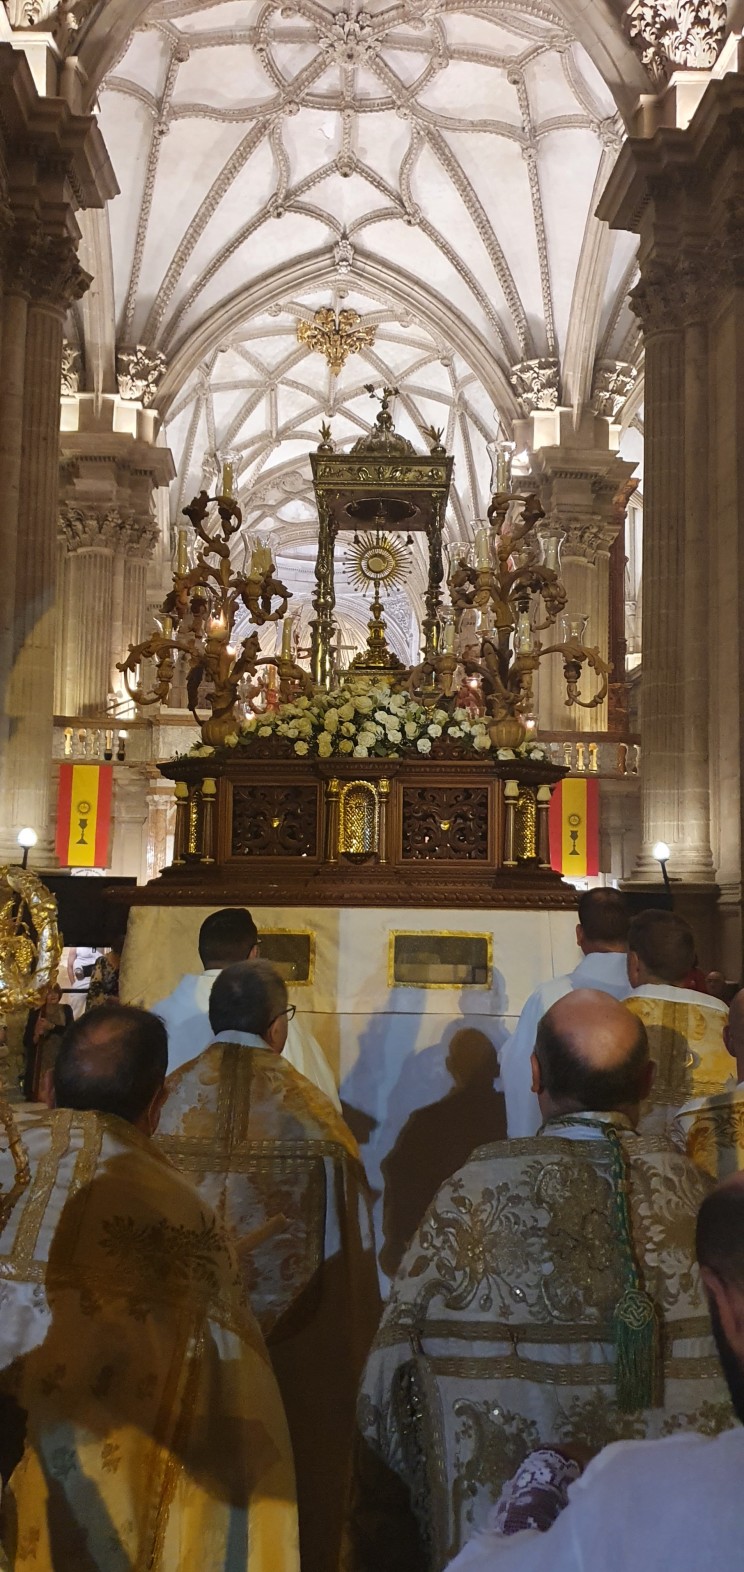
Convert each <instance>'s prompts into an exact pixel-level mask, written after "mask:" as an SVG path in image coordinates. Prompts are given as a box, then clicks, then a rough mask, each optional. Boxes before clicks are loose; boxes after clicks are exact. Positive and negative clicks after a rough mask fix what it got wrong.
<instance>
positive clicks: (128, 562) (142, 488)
mask: <svg viewBox="0 0 744 1572" xmlns="http://www.w3.org/2000/svg"><path fill="white" fill-rule="evenodd" d="M158 428H159V418H158V416H157V414H156V412H155V411H154V410H151V409H148V410H145V409H143V408H142V407H141V405H139V404H134V403H131V402H125V401H123V400H122V399H121V397H120V396H119V395H115V394H104V395H103V396H102V397H99V398H98V399H95V398H94V396H93V395H92V394H86V393H81V394H79V395H77V397H76V399H75V401H74V403H73V402H72V400H70V401H69V407H68V408H67V409H66V420H65V429H64V430H63V431H62V432H61V434H60V447H61V464H60V475H61V500H60V509H59V532H60V539H61V541H62V543H63V563H62V572H61V575H60V586H59V597H58V615H59V621H60V638H59V641H58V659H57V689H56V692H57V714H64V715H74V716H77V715H85V714H93V713H97V714H99V715H100V714H102V713H104V712H105V710H106V708H107V704H108V701H109V696H110V695H111V694H112V693H115V694H118V695H121V694H122V693H123V687H122V678H121V673H120V672H118V671H117V669H116V666H117V662H118V661H120V660H122V659H123V657H124V655H125V654H126V651H127V649H128V646H129V644H130V643H132V644H136V643H137V642H138V641H139V640H140V639H141V638H142V637H143V636H144V632H145V622H146V608H147V573H148V564H149V560H150V558H151V555H152V552H153V549H154V546H155V544H156V541H157V538H158V524H157V521H156V518H155V515H154V509H153V494H154V491H155V489H156V488H157V487H158V486H165V485H167V483H168V481H170V480H171V479H172V477H173V474H174V466H173V460H172V458H171V454H170V452H169V450H168V448H165V447H161V446H160V445H159V443H158V441H157V437H158ZM81 628H85V629H86V633H85V635H84V637H83V638H82V639H81V637H80V629H81Z"/></svg>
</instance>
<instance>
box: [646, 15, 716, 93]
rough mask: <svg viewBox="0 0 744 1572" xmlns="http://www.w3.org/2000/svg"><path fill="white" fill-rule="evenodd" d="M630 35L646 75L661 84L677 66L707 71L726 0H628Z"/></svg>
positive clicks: (713, 53) (713, 57) (713, 54)
mask: <svg viewBox="0 0 744 1572" xmlns="http://www.w3.org/2000/svg"><path fill="white" fill-rule="evenodd" d="M626 20H627V27H628V32H629V34H630V38H631V41H632V43H633V44H634V46H635V48H636V49H637V50H638V53H639V54H640V56H641V59H642V61H643V64H644V65H645V67H646V69H647V71H648V72H649V74H650V75H651V76H652V77H653V78H654V80H655V81H657V82H659V83H663V82H665V81H666V80H667V78H668V76H669V75H670V73H671V72H672V71H674V70H678V69H679V68H680V67H687V68H688V69H693V70H703V71H708V70H710V68H711V67H712V66H714V65H715V63H716V60H717V59H718V56H719V54H720V51H721V48H722V45H723V41H724V37H725V33H726V0H631V4H630V5H629V6H628V9H627V13H626Z"/></svg>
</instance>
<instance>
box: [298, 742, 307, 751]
mask: <svg viewBox="0 0 744 1572" xmlns="http://www.w3.org/2000/svg"><path fill="white" fill-rule="evenodd" d="M308 751H309V750H308V746H307V743H306V742H296V743H295V753H307V752H308Z"/></svg>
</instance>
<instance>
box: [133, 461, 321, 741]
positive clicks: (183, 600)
mask: <svg viewBox="0 0 744 1572" xmlns="http://www.w3.org/2000/svg"><path fill="white" fill-rule="evenodd" d="M223 489H224V488H223ZM212 503H216V505H217V513H218V518H219V529H218V530H217V531H215V532H214V533H211V532H210V531H209V530H208V529H207V523H206V521H207V516H208V513H209V509H210V506H211V505H212ZM183 512H184V514H185V516H186V518H188V519H189V520H190V521H191V524H192V525H193V528H194V532H195V534H196V536H197V539H198V540H200V541H201V542H202V545H201V548H200V550H199V551H198V552H197V556H196V561H195V564H194V566H193V567H191V568H183V569H181V568H179V569H177V571H176V572H175V573H174V575H173V589H172V590H171V591H170V594H169V595H167V596H166V599H165V600H164V602H163V605H162V608H161V614H162V627H161V629H160V630H159V631H157V632H156V633H153V634H151V635H150V637H149V638H148V639H144V640H143V641H142V643H140V644H136V645H131V644H130V646H129V654H128V655H127V658H126V660H124V661H122V662H120V664H119V666H118V670H119V671H121V672H123V673H124V681H125V684H126V688H127V692H128V693H129V695H130V697H131V698H132V699H133V700H134V702H135V704H138V705H148V704H157V703H163V702H165V701H167V699H168V697H169V695H170V692H171V689H172V686H173V680H174V677H175V673H176V659H177V657H178V656H179V655H183V656H185V657H186V660H187V662H188V667H187V677H186V696H187V701H188V707H189V709H190V710H191V713H192V715H193V716H194V719H195V720H196V722H197V724H199V725H200V726H201V734H202V741H203V742H205V743H209V744H210V745H211V746H219V745H220V744H221V743H223V742H224V741H225V738H226V737H228V736H230V734H231V733H232V732H234V731H235V730H236V729H237V724H238V722H237V717H236V713H235V706H236V704H237V701H238V697H239V687H240V683H241V681H242V679H243V678H244V677H254V676H255V675H256V671H257V669H258V667H259V665H266V664H275V665H278V666H279V667H280V674H281V667H282V666H283V667H284V668H285V669H284V673H283V680H284V682H285V684H286V683H289V681H290V678H292V680H294V681H304V679H305V673H304V672H302V671H301V670H300V668H299V667H295V666H294V663H293V662H292V661H291V660H286V659H282V658H281V657H280V658H279V660H272V658H271V657H269V658H268V659H265V658H264V659H262V658H261V657H260V656H259V643H258V634H257V633H255V632H254V633H250V634H249V635H248V636H247V638H244V639H242V640H241V642H240V645H239V646H238V647H236V646H234V645H233V644H232V642H231V639H232V632H233V629H234V627H235V622H236V618H237V615H238V611H239V609H240V607H241V606H243V607H244V608H245V610H246V611H247V612H248V614H249V616H250V618H251V621H252V622H253V624H254V625H255V626H256V627H261V626H262V625H263V624H264V623H266V622H279V621H280V620H281V619H282V618H283V617H284V614H285V612H286V610H287V606H288V604H289V600H290V591H289V590H288V589H287V588H286V586H285V585H284V584H282V583H281V581H280V580H279V579H277V578H275V576H274V573H275V569H274V563H273V561H272V559H271V552H270V550H269V548H268V547H266V546H257V547H256V548H255V549H254V551H253V556H252V559H251V566H250V571H249V572H248V573H247V574H246V573H236V572H233V569H232V564H231V560H230V542H231V540H232V539H233V536H234V535H236V534H237V532H238V531H239V529H240V527H241V525H242V522H243V516H242V513H241V510H240V508H239V507H238V504H237V502H235V501H234V500H233V498H232V497H229V496H219V497H208V496H207V493H206V492H205V491H201V492H200V493H199V496H198V497H195V498H194V500H193V502H191V503H190V504H189V506H188V507H187V508H184V510H183ZM211 559H216V560H211ZM277 600H278V605H275V604H274V602H275V601H277ZM150 660H153V661H154V662H155V665H156V674H155V677H154V679H153V681H152V685H151V687H150V689H149V691H148V690H146V689H145V687H144V686H143V683H142V679H141V675H140V668H141V665H142V662H143V661H150ZM290 668H291V672H290ZM131 678H134V683H132V681H131ZM202 683H206V684H208V685H209V691H208V693H207V695H206V700H205V702H206V704H207V705H208V707H209V710H210V714H209V717H208V718H207V719H206V720H204V721H202V720H201V719H200V717H199V715H198V713H197V704H198V700H199V691H200V689H201V686H202Z"/></svg>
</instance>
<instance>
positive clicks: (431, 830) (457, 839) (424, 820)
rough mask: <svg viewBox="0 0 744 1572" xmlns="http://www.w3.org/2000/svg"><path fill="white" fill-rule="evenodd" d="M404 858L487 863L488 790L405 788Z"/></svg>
mask: <svg viewBox="0 0 744 1572" xmlns="http://www.w3.org/2000/svg"><path fill="white" fill-rule="evenodd" d="M402 856H403V860H404V861H406V860H408V859H410V860H416V861H420V860H421V859H425V860H431V859H436V860H437V861H440V862H487V861H488V787H487V786H480V787H477V786H476V787H468V786H439V787H430V786H407V787H404V789H403V846H402Z"/></svg>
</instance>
